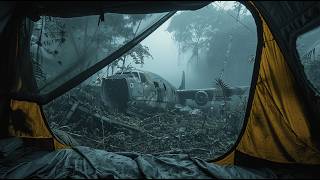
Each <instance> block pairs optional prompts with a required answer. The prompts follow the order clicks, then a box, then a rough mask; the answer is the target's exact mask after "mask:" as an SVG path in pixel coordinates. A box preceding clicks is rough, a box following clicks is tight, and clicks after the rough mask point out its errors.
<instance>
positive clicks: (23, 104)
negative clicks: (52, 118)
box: [8, 100, 67, 149]
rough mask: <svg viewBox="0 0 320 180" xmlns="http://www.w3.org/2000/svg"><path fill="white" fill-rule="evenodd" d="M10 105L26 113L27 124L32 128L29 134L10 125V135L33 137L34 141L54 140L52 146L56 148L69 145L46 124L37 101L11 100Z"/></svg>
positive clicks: (14, 109)
mask: <svg viewBox="0 0 320 180" xmlns="http://www.w3.org/2000/svg"><path fill="white" fill-rule="evenodd" d="M10 107H11V109H12V110H13V111H16V110H21V111H22V112H24V113H25V115H26V118H25V120H26V124H28V126H29V127H30V129H31V130H32V132H31V134H28V133H25V132H21V131H20V130H16V129H14V127H13V126H12V125H11V126H10V127H8V128H9V133H10V134H9V135H10V136H15V137H22V138H31V139H33V140H34V141H37V140H41V139H42V140H45V141H48V142H53V145H52V146H53V147H54V148H55V149H61V148H65V147H67V146H66V145H64V144H62V143H60V142H59V141H58V140H57V139H56V138H55V137H54V136H53V135H52V134H51V132H50V131H49V130H48V128H49V127H47V125H46V124H45V121H44V119H43V117H42V114H41V110H40V107H39V105H38V104H37V103H33V102H27V101H17V100H11V104H10Z"/></svg>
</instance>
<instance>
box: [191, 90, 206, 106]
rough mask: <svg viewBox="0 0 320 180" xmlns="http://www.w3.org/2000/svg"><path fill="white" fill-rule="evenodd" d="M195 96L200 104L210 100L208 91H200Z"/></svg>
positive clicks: (202, 104)
mask: <svg viewBox="0 0 320 180" xmlns="http://www.w3.org/2000/svg"><path fill="white" fill-rule="evenodd" d="M194 96H195V97H194V100H195V101H196V103H197V104H198V105H199V106H204V105H206V104H207V102H208V100H209V96H208V93H206V92H205V91H198V92H196V93H195V95H194Z"/></svg>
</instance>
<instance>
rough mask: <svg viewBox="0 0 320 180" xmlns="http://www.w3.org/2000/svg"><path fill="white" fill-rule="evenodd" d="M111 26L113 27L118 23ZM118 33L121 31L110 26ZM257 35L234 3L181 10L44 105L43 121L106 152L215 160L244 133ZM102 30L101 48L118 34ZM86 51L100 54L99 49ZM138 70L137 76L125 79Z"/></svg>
mask: <svg viewBox="0 0 320 180" xmlns="http://www.w3.org/2000/svg"><path fill="white" fill-rule="evenodd" d="M110 18H111V17H110ZM121 18H123V17H121ZM121 18H120V19H121ZM111 19H112V18H111ZM137 19H138V20H139V18H138V17H137ZM107 20H108V18H107V17H106V19H105V21H107ZM108 23H110V24H109V25H110V26H109V27H113V26H117V25H118V23H119V22H118V21H116V20H114V21H110V22H108ZM138 23H139V21H138ZM89 25H90V24H88V27H89ZM137 25H138V24H137ZM77 27H78V26H77ZM81 27H82V26H81ZM111 30H112V29H110V28H107V26H106V28H103V31H106V32H108V31H111ZM135 30H136V28H133V29H132V28H131V29H130V28H129V29H126V31H128V32H130V33H132V32H133V33H134V32H135ZM77 33H80V34H85V31H84V30H82V29H79V30H78V31H77ZM77 33H76V32H75V33H74V35H75V36H74V38H75V39H76V38H78V36H76V35H77ZM117 33H123V32H122V31H119V32H118V31H112V35H115V36H116V35H117ZM256 33H257V32H256V25H255V21H254V19H253V17H252V15H251V13H250V11H249V10H248V9H246V7H245V6H243V5H242V4H241V3H239V2H233V1H216V2H213V3H211V4H209V5H208V6H206V7H204V8H201V9H199V10H195V11H179V12H177V13H176V14H175V15H173V16H172V17H171V18H170V19H168V20H167V21H166V22H165V23H164V24H162V25H161V26H160V27H159V28H158V29H157V30H156V31H154V32H153V33H152V34H150V35H149V36H148V37H147V38H145V39H144V40H143V41H141V43H140V45H138V46H137V47H135V48H136V49H135V50H134V52H133V53H132V54H123V56H122V57H120V58H119V59H117V60H116V61H114V62H113V63H111V64H110V65H108V66H106V67H105V68H103V69H102V70H100V71H99V72H97V73H96V74H95V75H93V76H92V77H90V78H89V79H87V80H86V81H84V82H82V83H81V84H79V85H78V86H77V87H75V88H73V89H72V90H70V91H69V92H67V93H65V94H64V95H62V96H60V97H59V98H56V99H54V100H53V101H52V102H50V103H49V104H47V105H45V106H44V108H43V109H44V112H45V116H46V119H47V120H48V124H49V125H50V127H51V129H52V130H53V132H54V130H55V129H59V130H63V131H65V132H67V133H69V134H70V136H71V137H73V138H74V139H75V140H77V141H78V143H79V144H80V145H85V146H89V147H93V148H98V149H104V150H107V151H111V152H119V151H120V152H137V153H147V154H170V153H173V154H176V153H182V154H188V155H190V157H198V158H202V159H205V160H212V159H214V158H217V157H219V156H221V155H223V154H224V153H225V152H227V151H228V150H229V149H230V148H231V147H232V146H233V145H234V143H235V142H236V140H237V138H238V136H239V134H240V132H241V130H242V124H243V122H244V116H245V112H246V107H247V100H248V95H249V89H250V84H251V77H252V72H253V67H254V58H253V57H255V53H256V47H257V35H256ZM105 35H106V34H105V33H104V32H101V33H100V34H99V35H97V36H96V38H97V39H95V41H97V42H103V43H101V44H100V45H99V46H100V47H101V48H102V49H105V50H106V51H107V50H108V49H113V48H115V47H116V46H117V45H116V44H114V43H113V40H116V39H108V37H109V36H107V39H105V38H106V36H105ZM88 37H89V36H88ZM117 37H118V36H117ZM70 38H71V37H70ZM109 38H111V37H109ZM119 38H120V37H119ZM109 40H110V41H109ZM83 42H85V41H83ZM86 42H87V43H90V42H91V41H90V40H88V41H86ZM70 43H71V42H70ZM72 47H73V46H71V47H70V48H69V49H71V50H72ZM73 50H75V49H73ZM80 52H81V51H80ZM87 53H89V54H88V55H90V57H95V56H96V55H97V53H98V55H99V56H100V54H99V53H100V51H91V50H90V51H89V49H88V52H87ZM43 61H45V59H43ZM120 72H124V73H120ZM137 73H140V74H138V76H139V75H140V78H141V81H138V80H137V79H136V78H129V77H128V76H127V75H128V74H131V75H132V76H135V77H137ZM115 74H117V75H116V76H114V75H115ZM96 77H100V79H101V83H99V84H98V83H96V79H97V78H96ZM146 81H148V82H150V83H143V82H146Z"/></svg>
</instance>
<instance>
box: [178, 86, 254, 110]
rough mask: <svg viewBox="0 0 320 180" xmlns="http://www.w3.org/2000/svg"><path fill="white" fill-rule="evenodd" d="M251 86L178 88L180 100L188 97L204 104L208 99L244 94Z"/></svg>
mask: <svg viewBox="0 0 320 180" xmlns="http://www.w3.org/2000/svg"><path fill="white" fill-rule="evenodd" d="M248 88H249V87H227V88H206V89H188V90H177V94H178V98H179V101H180V102H185V100H186V99H191V100H194V101H195V102H196V103H197V104H198V105H200V106H203V105H205V104H207V102H208V101H223V100H225V101H228V100H231V96H233V95H242V94H244V93H245V92H246V91H247V90H248Z"/></svg>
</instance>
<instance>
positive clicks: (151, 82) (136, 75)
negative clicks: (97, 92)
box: [102, 70, 178, 112]
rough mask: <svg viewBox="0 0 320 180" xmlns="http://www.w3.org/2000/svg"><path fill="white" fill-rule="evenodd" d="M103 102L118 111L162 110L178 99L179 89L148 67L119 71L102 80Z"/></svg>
mask: <svg viewBox="0 0 320 180" xmlns="http://www.w3.org/2000/svg"><path fill="white" fill-rule="evenodd" d="M102 98H103V102H104V104H105V105H106V106H107V107H109V108H111V109H117V110H118V111H122V112H125V111H126V110H127V109H140V110H141V109H142V110H144V111H159V110H165V109H168V108H170V107H174V105H175V104H177V103H178V99H177V98H178V96H177V95H176V89H175V87H173V86H172V85H171V84H170V83H169V82H168V81H166V80H165V79H163V78H161V77H160V76H158V75H157V74H154V73H151V72H147V71H140V70H134V71H124V72H118V73H116V74H114V75H112V76H110V77H107V78H104V79H103V80H102Z"/></svg>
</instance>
